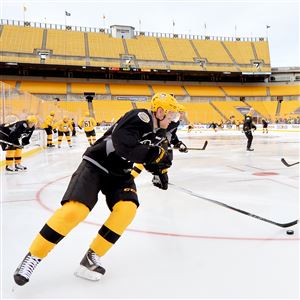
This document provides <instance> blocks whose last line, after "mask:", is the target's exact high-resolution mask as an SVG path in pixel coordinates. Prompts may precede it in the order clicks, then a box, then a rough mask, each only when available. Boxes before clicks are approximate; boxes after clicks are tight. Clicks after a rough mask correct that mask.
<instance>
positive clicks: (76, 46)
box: [46, 29, 85, 56]
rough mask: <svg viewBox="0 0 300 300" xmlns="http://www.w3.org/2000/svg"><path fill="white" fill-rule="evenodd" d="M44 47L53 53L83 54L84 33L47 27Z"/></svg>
mask: <svg viewBox="0 0 300 300" xmlns="http://www.w3.org/2000/svg"><path fill="white" fill-rule="evenodd" d="M46 49H49V50H53V54H54V55H69V56H85V47H84V33H83V32H78V31H66V30H54V29H48V30H47V43H46Z"/></svg>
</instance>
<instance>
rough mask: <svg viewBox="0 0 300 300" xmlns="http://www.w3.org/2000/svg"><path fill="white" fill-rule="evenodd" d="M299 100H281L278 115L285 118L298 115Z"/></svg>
mask: <svg viewBox="0 0 300 300" xmlns="http://www.w3.org/2000/svg"><path fill="white" fill-rule="evenodd" d="M299 109H300V100H287V101H282V102H281V108H280V117H282V118H286V117H290V116H291V117H293V116H295V114H296V111H297V112H298V113H297V114H298V115H299V113H300V111H299Z"/></svg>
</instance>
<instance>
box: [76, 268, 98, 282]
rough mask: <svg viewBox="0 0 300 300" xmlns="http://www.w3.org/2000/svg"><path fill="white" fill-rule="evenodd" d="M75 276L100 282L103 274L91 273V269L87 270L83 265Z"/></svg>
mask: <svg viewBox="0 0 300 300" xmlns="http://www.w3.org/2000/svg"><path fill="white" fill-rule="evenodd" d="M74 275H75V276H77V277H79V278H83V279H87V280H91V281H98V280H100V279H101V277H102V274H100V273H98V272H93V271H90V270H89V269H87V268H86V267H84V266H82V265H80V266H79V267H78V269H77V270H76V271H75V272H74Z"/></svg>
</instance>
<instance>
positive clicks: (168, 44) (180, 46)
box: [160, 38, 196, 62]
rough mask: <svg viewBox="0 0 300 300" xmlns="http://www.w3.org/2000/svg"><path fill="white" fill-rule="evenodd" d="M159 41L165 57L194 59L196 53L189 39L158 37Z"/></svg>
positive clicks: (182, 59)
mask: <svg viewBox="0 0 300 300" xmlns="http://www.w3.org/2000/svg"><path fill="white" fill-rule="evenodd" d="M160 42H161V44H162V47H163V49H164V51H165V54H166V56H167V59H168V60H170V61H186V62H188V61H190V62H193V61H194V57H196V53H195V51H194V50H193V48H192V46H191V44H190V42H189V40H186V39H171V38H160Z"/></svg>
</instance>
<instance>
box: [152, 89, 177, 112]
mask: <svg viewBox="0 0 300 300" xmlns="http://www.w3.org/2000/svg"><path fill="white" fill-rule="evenodd" d="M159 107H161V108H163V109H164V110H165V111H166V112H168V111H174V112H179V103H178V102H177V101H176V99H175V98H174V97H173V96H172V95H170V94H166V93H156V94H155V95H154V96H153V97H152V99H151V110H152V111H153V112H155V111H157V109H158V108H159Z"/></svg>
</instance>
